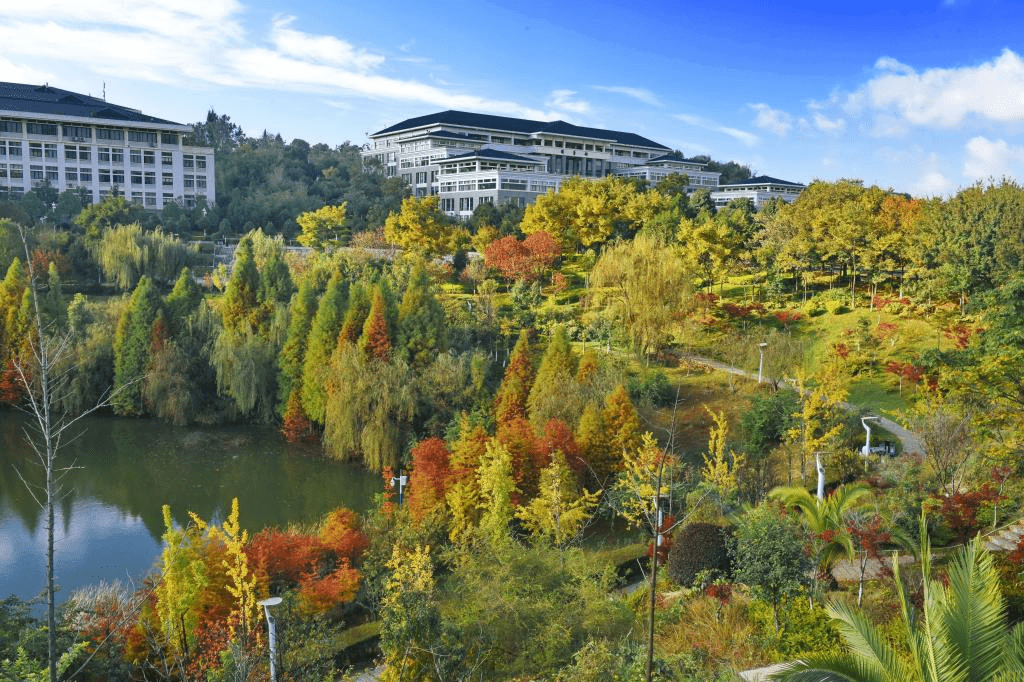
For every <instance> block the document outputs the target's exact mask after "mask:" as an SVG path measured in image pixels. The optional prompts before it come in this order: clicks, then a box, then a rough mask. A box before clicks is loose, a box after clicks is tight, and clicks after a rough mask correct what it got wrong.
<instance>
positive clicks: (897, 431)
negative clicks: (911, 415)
mask: <svg viewBox="0 0 1024 682" xmlns="http://www.w3.org/2000/svg"><path fill="white" fill-rule="evenodd" d="M679 357H680V359H681V360H686V361H687V362H692V363H695V364H698V365H704V366H705V367H710V368H712V369H717V370H719V371H721V372H727V373H729V374H735V375H736V376H741V377H743V378H745V379H753V380H755V381H756V380H757V372H748V371H747V370H745V369H740V368H739V367H733V366H732V365H727V364H725V363H724V362H719V361H718V360H712V359H711V358H706V357H704V356H702V355H696V354H693V353H682V354H680V356H679ZM764 380H765V381H767V382H772V381H775V383H776V384H778V385H781V386H787V387H789V388H792V389H793V390H796V387H795V386H793V383H792V380H791V379H782V380H779V381H776V380H773V379H770V378H767V377H764ZM842 405H843V409H845V410H847V411H848V412H859V411H860V408H859V407H857V406H856V405H851V404H850V403H842ZM877 423H878V424H879V425H881V427H882V428H883V429H885V430H886V431H888V432H889V433H891V434H892V435H893V436H895V437H896V438H898V439H899V441H900V444H901V445H902V446H903V454H907V455H909V454H914V453H917V454H919V455H923V454H924V446H923V444H922V443H921V439H920V438H918V437H917V436H915V435H914V434H913V433H911V432H910V431H907V430H906V429H905V428H903V427H902V426H900V425H899V424H897V423H896V422H894V421H893V420H891V419H889V418H887V417H882V416H881V415H879V416H878V418H877Z"/></svg>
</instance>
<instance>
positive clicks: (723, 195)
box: [711, 175, 807, 210]
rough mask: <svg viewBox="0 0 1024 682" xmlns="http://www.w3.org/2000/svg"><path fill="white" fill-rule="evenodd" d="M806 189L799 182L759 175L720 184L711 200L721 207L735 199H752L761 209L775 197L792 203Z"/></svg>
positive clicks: (755, 205) (712, 194) (755, 206)
mask: <svg viewBox="0 0 1024 682" xmlns="http://www.w3.org/2000/svg"><path fill="white" fill-rule="evenodd" d="M805 189H807V185H801V184H800V183H798V182H789V181H787V180H779V179H778V178H771V177H768V176H767V175H758V176H757V177H754V178H748V179H746V180H743V181H741V182H730V183H729V184H727V185H719V187H718V190H717V191H715V192H712V193H711V200H712V201H714V202H715V206H717V207H718V208H721V207H723V206H725V205H726V204H728V203H729V202H730V201H732V200H734V199H750V200H751V201H752V202H754V208H755V209H758V210H760V208H761V207H762V206H764V205H765V204H767V203H768V202H769V201H771V200H772V199H774V198H775V197H779V198H780V199H782V200H783V201H785V202H787V203H790V204H792V203H793V202H794V201H796V198H797V197H798V196H800V193H801V192H803V191H804V190H805Z"/></svg>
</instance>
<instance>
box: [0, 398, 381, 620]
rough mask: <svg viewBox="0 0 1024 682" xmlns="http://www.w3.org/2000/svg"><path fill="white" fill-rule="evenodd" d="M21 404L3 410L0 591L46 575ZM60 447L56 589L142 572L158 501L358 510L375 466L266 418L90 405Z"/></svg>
mask: <svg viewBox="0 0 1024 682" xmlns="http://www.w3.org/2000/svg"><path fill="white" fill-rule="evenodd" d="M26 423H27V422H26V419H25V417H24V416H22V415H20V414H18V413H14V412H11V411H3V412H0V598H4V597H6V596H8V595H11V594H14V595H16V596H18V597H19V598H22V599H29V598H31V597H33V596H36V595H38V594H39V593H40V592H41V591H42V589H43V587H44V585H45V570H46V520H45V514H44V513H43V510H42V509H41V508H40V507H39V505H38V504H37V503H36V501H35V500H34V499H33V498H32V496H31V495H30V494H29V492H28V490H27V488H26V486H25V483H24V482H23V481H22V480H21V477H22V476H23V477H24V478H25V479H26V480H27V481H28V482H29V483H37V484H38V483H41V482H42V481H43V472H42V469H41V468H40V467H39V465H38V463H37V460H36V459H35V456H34V455H33V453H32V450H31V448H30V447H29V446H28V444H27V443H26V442H25V436H24V432H23V427H24V426H25V425H26ZM73 435H74V436H75V437H74V439H73V440H71V441H70V442H68V443H67V445H66V446H65V447H64V448H63V449H62V450H61V454H60V456H59V458H58V461H59V466H61V467H65V468H67V472H66V474H65V478H64V479H63V483H64V489H65V491H66V494H65V496H64V497H63V498H62V499H61V501H60V503H59V505H58V507H57V514H56V533H55V550H56V563H55V571H56V581H57V583H58V584H59V586H60V592H59V593H58V600H59V601H63V600H64V599H66V598H67V596H68V595H69V594H70V593H71V592H72V591H73V590H75V589H76V588H79V587H82V586H85V585H90V584H95V583H98V582H101V581H107V582H111V581H114V580H120V581H122V582H131V581H135V582H138V581H139V580H140V579H141V578H142V577H143V576H145V575H146V574H147V573H148V572H150V570H151V569H152V568H153V567H154V565H155V564H154V562H155V561H156V560H157V559H158V558H159V556H158V555H159V553H160V548H161V544H160V537H161V535H163V532H164V527H163V519H162V515H161V507H162V506H163V505H164V504H169V505H170V506H171V511H172V514H173V516H174V518H175V520H176V521H177V522H178V523H184V522H186V521H187V519H188V512H189V511H193V512H195V513H197V514H198V515H199V516H200V517H202V518H204V519H210V518H220V519H222V518H223V517H224V515H225V514H226V513H227V511H229V510H230V508H231V498H233V497H238V502H239V508H240V514H239V516H240V520H241V524H242V527H243V528H245V529H247V530H248V531H249V532H250V534H252V533H255V532H258V531H259V530H261V529H263V528H265V527H267V526H278V527H284V526H286V525H288V524H289V523H299V524H302V523H310V522H315V521H316V520H318V519H319V518H320V517H321V516H322V515H323V514H325V513H326V512H328V511H330V510H332V509H334V508H336V507H339V506H345V507H349V508H350V509H353V510H355V511H358V512H362V511H365V510H366V509H367V508H369V506H370V505H371V504H372V502H373V496H374V495H375V494H376V493H378V492H380V491H381V490H382V489H383V482H382V480H381V478H380V476H378V475H376V474H371V473H369V472H367V471H365V470H363V469H362V468H361V467H359V466H357V465H355V464H349V463H343V462H336V461H332V460H329V459H325V458H324V457H322V456H321V454H320V453H321V450H320V447H319V446H318V445H291V444H288V443H286V442H285V441H284V439H283V438H281V436H280V434H278V433H277V432H276V431H275V430H273V429H270V428H266V427H253V426H226V427H175V426H170V425H168V424H163V423H161V422H158V421H154V420H150V419H122V418H115V417H94V418H90V419H88V420H85V421H83V422H82V428H80V429H77V430H76V431H74V432H73Z"/></svg>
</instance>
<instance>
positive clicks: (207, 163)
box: [0, 83, 215, 210]
mask: <svg viewBox="0 0 1024 682" xmlns="http://www.w3.org/2000/svg"><path fill="white" fill-rule="evenodd" d="M190 132H192V127H191V126H187V125H182V124H180V123H173V122H171V121H165V120H162V119H159V118H154V117H152V116H147V115H145V114H143V113H142V112H140V111H138V110H137V109H130V108H128V107H124V106H119V105H116V104H110V103H109V102H107V101H105V100H103V99H99V98H96V97H90V96H88V95H80V94H78V93H74V92H69V91H67V90H61V89H59V88H54V87H51V86H49V85H23V84H20V83H0V198H3V197H10V198H17V197H21V196H22V195H23V194H24V193H25V192H27V191H28V190H30V189H32V188H33V187H39V186H40V185H42V184H43V183H49V184H50V185H51V186H52V187H54V188H55V189H57V190H58V191H60V192H63V191H65V190H69V189H71V190H74V189H81V190H82V191H83V192H84V194H85V195H86V197H87V198H88V199H89V200H90V201H92V202H94V203H95V202H98V201H100V200H102V199H104V198H105V197H108V196H110V195H112V194H115V193H120V194H122V195H123V196H124V197H125V198H127V199H128V200H130V201H133V202H136V203H138V204H140V205H142V206H144V207H145V208H147V209H153V210H156V209H161V208H163V207H164V206H166V205H167V204H170V203H171V202H178V203H180V204H182V205H184V206H186V207H193V206H195V204H196V200H197V199H198V198H199V197H205V198H206V201H207V203H210V204H212V203H213V200H214V198H215V186H214V160H213V150H212V149H210V148H207V147H188V146H185V145H184V144H183V138H184V135H185V134H186V133H190Z"/></svg>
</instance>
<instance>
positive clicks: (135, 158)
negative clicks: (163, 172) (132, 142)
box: [128, 149, 142, 163]
mask: <svg viewBox="0 0 1024 682" xmlns="http://www.w3.org/2000/svg"><path fill="white" fill-rule="evenodd" d="M128 158H129V160H130V161H131V162H132V163H142V150H141V149H132V150H131V151H130V152H128Z"/></svg>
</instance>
